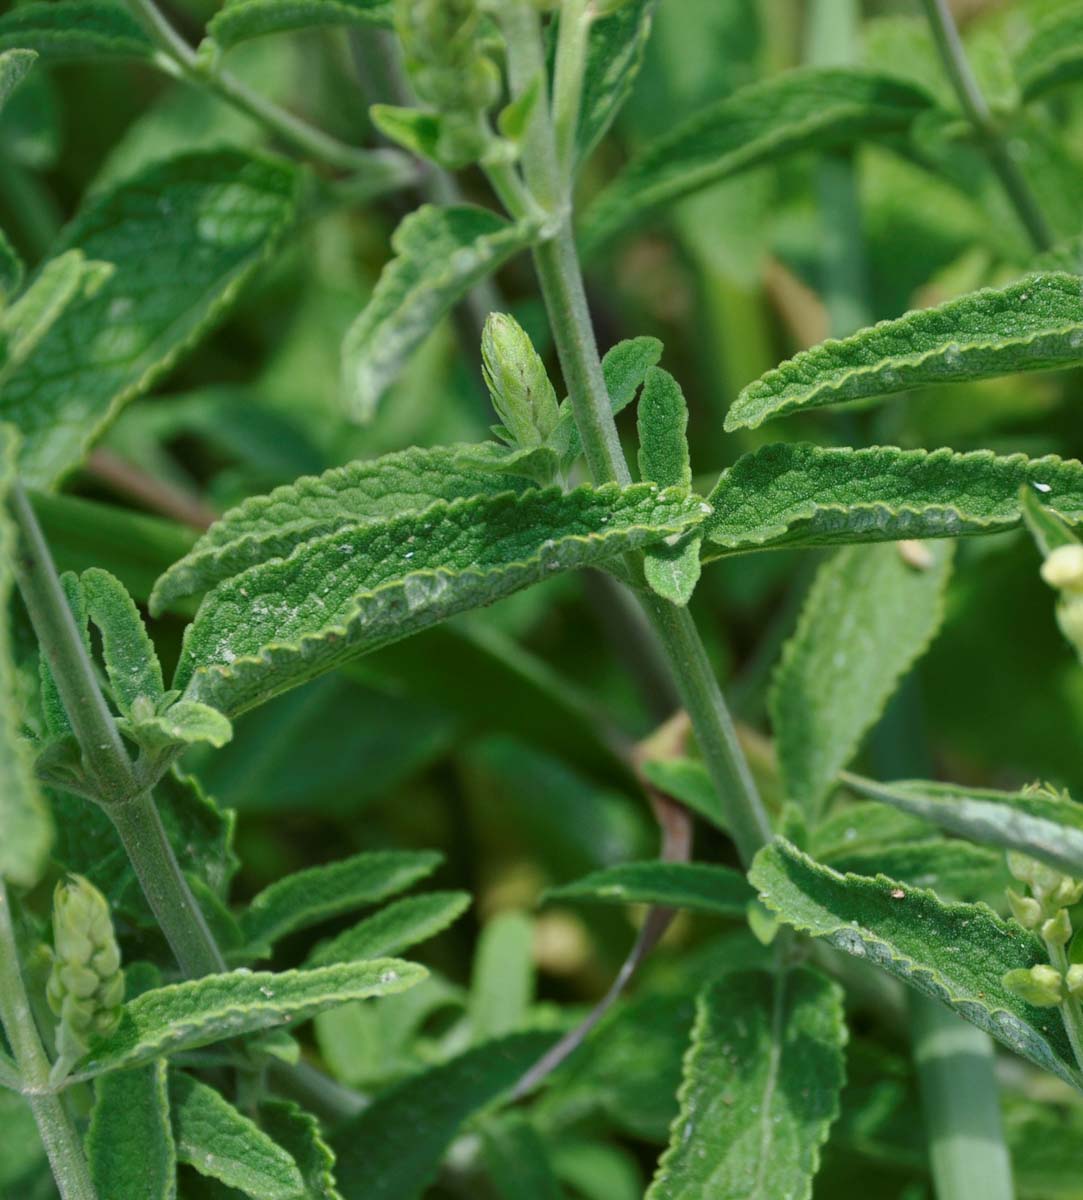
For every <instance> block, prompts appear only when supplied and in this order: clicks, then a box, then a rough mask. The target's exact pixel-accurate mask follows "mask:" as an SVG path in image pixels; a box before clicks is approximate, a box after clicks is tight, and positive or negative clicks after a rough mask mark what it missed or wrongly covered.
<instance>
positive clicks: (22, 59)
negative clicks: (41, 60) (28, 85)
mask: <svg viewBox="0 0 1083 1200" xmlns="http://www.w3.org/2000/svg"><path fill="white" fill-rule="evenodd" d="M37 57H38V56H37V54H36V53H35V52H34V51H33V50H5V51H4V52H3V53H2V54H0V109H2V108H3V107H4V104H5V102H6V101H7V98H8V97H9V96H10V95H11V93H12V92H13V91H15V89H16V88H17V87H18V86H19V84H20V83H22V81H23V80H24V79H25V78H26V76H27V74H28V73H29V71H30V68H31V67H32V66H33V65H34V62H35V60H36V59H37ZM5 240H6V239H5Z"/></svg>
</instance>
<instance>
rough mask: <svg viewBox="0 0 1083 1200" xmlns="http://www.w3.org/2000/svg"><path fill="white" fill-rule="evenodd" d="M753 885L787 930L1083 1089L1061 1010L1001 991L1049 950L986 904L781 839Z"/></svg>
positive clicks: (756, 868)
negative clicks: (830, 861) (860, 962)
mask: <svg viewBox="0 0 1083 1200" xmlns="http://www.w3.org/2000/svg"><path fill="white" fill-rule="evenodd" d="M749 878H750V880H751V881H752V883H753V885H754V886H755V887H757V888H759V890H760V894H761V898H762V899H763V901H764V903H765V904H766V905H767V906H768V908H770V909H771V910H772V912H775V913H777V914H778V915H779V916H780V917H781V918H782V920H784V921H785V922H786V923H787V924H789V925H792V926H793V927H794V928H795V929H798V930H802V931H804V932H807V933H809V934H811V935H812V936H813V937H825V938H827V940H828V941H829V942H831V944H832V945H834V946H836V947H838V949H840V950H845V951H846V953H848V954H852V955H854V956H855V957H857V958H867V959H868V960H869V961H870V962H872V963H874V964H876V965H877V966H879V967H882V968H883V969H884V970H885V971H887V972H888V973H889V974H891V975H896V976H898V977H899V978H900V979H902V980H903V982H905V983H908V984H910V985H911V986H912V987H915V988H917V989H918V991H921V992H924V993H925V994H926V995H928V996H932V997H933V999H934V1000H940V1001H941V1002H943V1003H945V1004H947V1005H949V1006H950V1007H951V1008H953V1009H955V1011H956V1012H958V1014H959V1015H960V1016H961V1017H965V1018H966V1020H968V1021H970V1022H971V1023H972V1024H974V1025H977V1026H978V1027H979V1028H980V1029H984V1030H985V1031H986V1033H988V1034H991V1035H992V1036H993V1037H994V1038H996V1039H997V1040H998V1041H1001V1042H1003V1043H1004V1044H1005V1045H1006V1046H1007V1047H1008V1048H1009V1049H1011V1050H1014V1051H1015V1052H1016V1053H1017V1054H1021V1055H1022V1056H1023V1057H1024V1058H1029V1059H1030V1060H1031V1062H1034V1063H1036V1064H1037V1065H1038V1066H1039V1067H1042V1068H1043V1069H1045V1070H1047V1071H1052V1072H1053V1074H1055V1075H1058V1076H1059V1077H1060V1078H1061V1079H1063V1080H1065V1081H1066V1082H1068V1083H1070V1084H1072V1085H1073V1086H1075V1087H1083V1080H1081V1079H1080V1075H1079V1071H1078V1069H1077V1067H1076V1065H1075V1059H1074V1057H1073V1054H1072V1049H1071V1045H1070V1044H1069V1041H1068V1036H1067V1034H1066V1032H1065V1030H1064V1023H1063V1021H1062V1020H1061V1016H1060V1013H1059V1011H1058V1010H1057V1009H1055V1008H1035V1007H1034V1006H1033V1005H1031V1004H1027V1003H1026V1002H1025V1001H1023V1000H1020V999H1019V998H1018V997H1017V996H1015V995H1013V994H1012V993H1011V992H1009V991H1007V989H1006V988H1005V987H1004V985H1003V984H1002V983H1001V980H1002V979H1003V977H1004V975H1005V974H1006V973H1007V972H1008V971H1011V970H1017V969H1021V968H1025V969H1029V968H1030V967H1032V966H1035V965H1036V964H1038V963H1044V962H1046V961H1047V956H1046V951H1045V947H1044V946H1043V945H1042V943H1041V942H1040V941H1039V940H1038V938H1036V937H1035V936H1034V935H1033V934H1031V933H1028V932H1027V931H1026V930H1025V929H1023V928H1022V927H1021V926H1019V925H1017V924H1015V923H1014V922H1007V921H1003V920H1001V918H1000V917H998V916H997V915H996V913H994V912H993V911H992V909H990V908H987V907H986V906H985V905H984V904H944V903H942V902H941V901H940V900H938V899H937V898H936V896H934V895H933V894H932V893H931V892H926V891H922V890H921V889H920V888H907V887H904V886H902V885H900V884H898V883H897V882H895V881H894V880H891V879H887V878H885V877H884V876H882V875H881V876H878V877H877V878H875V879H869V878H866V877H864V876H861V875H840V874H838V872H836V871H832V870H831V869H830V868H828V867H825V866H822V865H821V864H820V863H817V862H815V861H814V860H813V859H811V858H809V857H808V856H807V855H805V854H802V853H801V851H799V850H798V849H796V847H794V846H791V845H790V844H789V843H788V842H784V841H776V842H774V843H773V844H772V845H770V846H768V847H766V848H765V849H764V850H761V851H760V853H759V854H758V855H757V856H756V860H755V862H754V863H753V864H752V870H751V872H750V873H749Z"/></svg>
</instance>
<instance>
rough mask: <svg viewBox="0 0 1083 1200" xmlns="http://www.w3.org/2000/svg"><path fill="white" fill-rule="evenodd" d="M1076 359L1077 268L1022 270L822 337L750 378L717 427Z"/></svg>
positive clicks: (1080, 316) (747, 425) (1082, 322)
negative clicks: (1004, 281)
mask: <svg viewBox="0 0 1083 1200" xmlns="http://www.w3.org/2000/svg"><path fill="white" fill-rule="evenodd" d="M1080 362H1083V294H1081V288H1080V282H1079V277H1078V276H1076V275H1069V274H1067V273H1065V272H1059V271H1058V272H1051V273H1048V274H1039V275H1031V276H1028V277H1027V278H1026V279H1023V280H1020V281H1018V282H1016V283H1011V284H1009V285H1008V286H1007V287H1001V288H983V289H982V290H981V291H978V292H970V293H969V294H968V295H965V296H960V297H959V298H958V299H956V300H949V301H947V302H946V303H945V304H938V305H937V306H936V307H935V308H924V309H918V310H916V311H914V312H909V313H906V314H905V315H904V316H902V317H898V318H896V319H895V320H892V321H881V322H880V323H879V324H878V325H873V326H871V327H870V328H868V329H862V330H860V331H859V332H858V333H855V334H853V335H852V336H850V337H847V338H842V339H839V340H831V341H827V342H821V343H820V345H818V346H813V347H812V349H810V350H803V351H802V352H801V353H800V354H797V355H795V356H794V357H793V358H791V359H789V360H788V361H787V362H784V363H783V364H782V365H781V366H780V367H776V368H775V369H774V370H771V371H768V372H767V374H766V375H763V376H761V378H759V379H757V380H756V381H755V382H754V383H750V384H749V385H748V387H746V388H745V389H744V390H743V391H742V392H741V394H740V395H739V396H738V397H737V399H736V400H735V401H734V402H733V405H732V407H731V408H730V410H729V412H728V413H727V414H726V429H727V430H731V431H732V430H734V429H755V428H756V427H757V426H759V425H762V424H763V422H764V421H770V420H773V419H774V418H775V417H780V416H784V415H785V414H786V413H790V412H794V411H796V410H798V409H801V410H804V409H809V408H822V407H824V406H825V405H830V404H841V403H842V402H844V401H848V400H861V399H867V398H869V397H872V396H887V395H891V394H892V393H894V392H901V391H905V390H907V389H908V388H915V387H923V386H925V385H926V384H934V383H962V382H965V381H967V380H975V379H991V378H993V377H994V376H997V375H1011V374H1014V373H1016V372H1019V371H1050V370H1056V369H1058V368H1063V367H1071V366H1076V365H1078V364H1079V363H1080Z"/></svg>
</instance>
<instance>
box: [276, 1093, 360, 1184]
mask: <svg viewBox="0 0 1083 1200" xmlns="http://www.w3.org/2000/svg"><path fill="white" fill-rule="evenodd" d="M259 1116H260V1124H261V1125H262V1126H263V1128H264V1130H265V1131H266V1132H267V1133H268V1134H270V1136H271V1137H272V1138H273V1139H274V1140H275V1141H276V1142H277V1143H278V1145H279V1146H281V1147H282V1148H283V1149H284V1150H287V1151H288V1152H289V1153H290V1155H291V1156H292V1157H293V1160H294V1162H296V1164H297V1166H298V1168H299V1169H300V1171H301V1176H302V1178H303V1180H304V1185H305V1191H304V1200H343V1197H342V1196H341V1195H340V1194H339V1192H338V1191H337V1190H336V1188H335V1174H334V1168H335V1155H334V1152H333V1151H332V1149H331V1147H330V1146H329V1145H328V1144H327V1142H325V1141H324V1138H323V1132H322V1130H321V1129H320V1123H319V1121H317V1120H316V1118H315V1117H314V1116H312V1115H311V1114H309V1113H307V1112H305V1111H304V1109H303V1108H301V1107H300V1106H299V1105H297V1104H293V1103H291V1102H290V1101H288V1100H267V1101H265V1102H264V1103H262V1104H261V1105H260V1106H259ZM296 1200H300V1197H297V1198H296Z"/></svg>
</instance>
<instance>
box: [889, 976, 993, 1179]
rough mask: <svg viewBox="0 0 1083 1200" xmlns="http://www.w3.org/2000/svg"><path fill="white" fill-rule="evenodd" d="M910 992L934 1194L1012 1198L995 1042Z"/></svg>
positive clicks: (915, 993)
mask: <svg viewBox="0 0 1083 1200" xmlns="http://www.w3.org/2000/svg"><path fill="white" fill-rule="evenodd" d="M909 997H910V1026H911V1035H912V1040H913V1046H914V1059H915V1062H916V1063H917V1069H918V1079H919V1081H920V1084H921V1097H922V1105H923V1107H924V1110H925V1128H926V1136H927V1138H928V1143H929V1158H930V1161H931V1164H932V1173H933V1182H934V1184H935V1186H936V1195H937V1200H973V1197H975V1196H980V1197H981V1200H1012V1197H1013V1195H1014V1190H1013V1188H1012V1167H1011V1160H1010V1159H1009V1157H1008V1151H1007V1149H1006V1147H1005V1144H1004V1134H1003V1128H1002V1122H1001V1116H1000V1099H999V1096H1000V1093H999V1091H998V1089H997V1086H996V1079H995V1077H994V1074H993V1047H992V1043H991V1042H990V1041H989V1039H988V1038H987V1037H986V1035H985V1034H984V1033H982V1031H981V1030H980V1029H976V1028H975V1027H974V1026H973V1025H970V1024H968V1023H967V1022H965V1021H961V1020H960V1019H959V1018H958V1017H957V1016H956V1015H955V1013H953V1012H952V1011H951V1010H950V1009H949V1008H946V1007H945V1006H944V1005H943V1004H941V1003H939V1001H936V1000H930V999H929V998H928V997H926V996H923V995H921V994H920V993H919V992H915V991H913V990H911V991H910V992H909Z"/></svg>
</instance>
